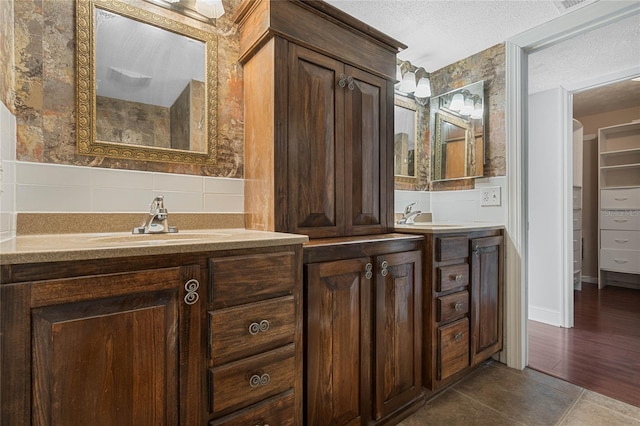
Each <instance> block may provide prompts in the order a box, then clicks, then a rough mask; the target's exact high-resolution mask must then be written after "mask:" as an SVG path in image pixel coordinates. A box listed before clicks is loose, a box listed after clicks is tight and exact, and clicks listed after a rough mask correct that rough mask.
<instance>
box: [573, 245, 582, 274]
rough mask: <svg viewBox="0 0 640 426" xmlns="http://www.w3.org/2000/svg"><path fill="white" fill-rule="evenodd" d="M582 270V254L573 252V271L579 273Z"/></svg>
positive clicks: (578, 251)
mask: <svg viewBox="0 0 640 426" xmlns="http://www.w3.org/2000/svg"><path fill="white" fill-rule="evenodd" d="M581 269H582V252H581V251H580V250H576V251H574V252H573V270H574V271H579V270H581Z"/></svg>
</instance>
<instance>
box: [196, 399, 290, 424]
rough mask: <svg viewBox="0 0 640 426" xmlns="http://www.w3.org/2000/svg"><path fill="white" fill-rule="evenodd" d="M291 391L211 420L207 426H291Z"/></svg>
mask: <svg viewBox="0 0 640 426" xmlns="http://www.w3.org/2000/svg"><path fill="white" fill-rule="evenodd" d="M293 404H294V397H293V392H292V391H290V392H288V393H287V394H285V395H284V396H276V397H274V398H269V399H268V400H266V401H264V402H261V403H259V404H256V405H254V406H252V407H249V408H247V409H245V410H242V411H241V412H239V413H237V414H235V413H234V414H232V415H230V416H227V417H223V418H221V419H218V420H213V421H211V422H210V423H209V426H245V425H274V426H275V425H279V426H280V425H281V426H293V425H294V424H295V423H296V422H295V410H294V405H293Z"/></svg>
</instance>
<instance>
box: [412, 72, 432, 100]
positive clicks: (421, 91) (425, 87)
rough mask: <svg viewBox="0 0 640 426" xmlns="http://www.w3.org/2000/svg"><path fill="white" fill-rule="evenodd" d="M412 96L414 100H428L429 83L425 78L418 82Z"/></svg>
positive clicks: (429, 93) (429, 94)
mask: <svg viewBox="0 0 640 426" xmlns="http://www.w3.org/2000/svg"><path fill="white" fill-rule="evenodd" d="M413 96H415V97H416V98H428V97H429V96H431V83H430V82H429V79H428V78H427V77H422V78H421V79H420V81H418V86H416V91H415V93H414V94H413Z"/></svg>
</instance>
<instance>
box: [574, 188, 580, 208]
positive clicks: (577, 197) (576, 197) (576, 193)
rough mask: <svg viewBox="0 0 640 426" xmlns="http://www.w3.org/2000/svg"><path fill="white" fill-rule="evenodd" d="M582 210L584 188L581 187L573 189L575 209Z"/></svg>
mask: <svg viewBox="0 0 640 426" xmlns="http://www.w3.org/2000/svg"><path fill="white" fill-rule="evenodd" d="M580 208H582V188H580V187H576V186H574V187H573V209H574V210H576V209H580Z"/></svg>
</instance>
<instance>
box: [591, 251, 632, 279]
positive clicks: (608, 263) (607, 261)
mask: <svg viewBox="0 0 640 426" xmlns="http://www.w3.org/2000/svg"><path fill="white" fill-rule="evenodd" d="M600 269H604V270H606V271H615V272H627V273H632V274H639V273H640V251H639V250H613V249H601V250H600Z"/></svg>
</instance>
